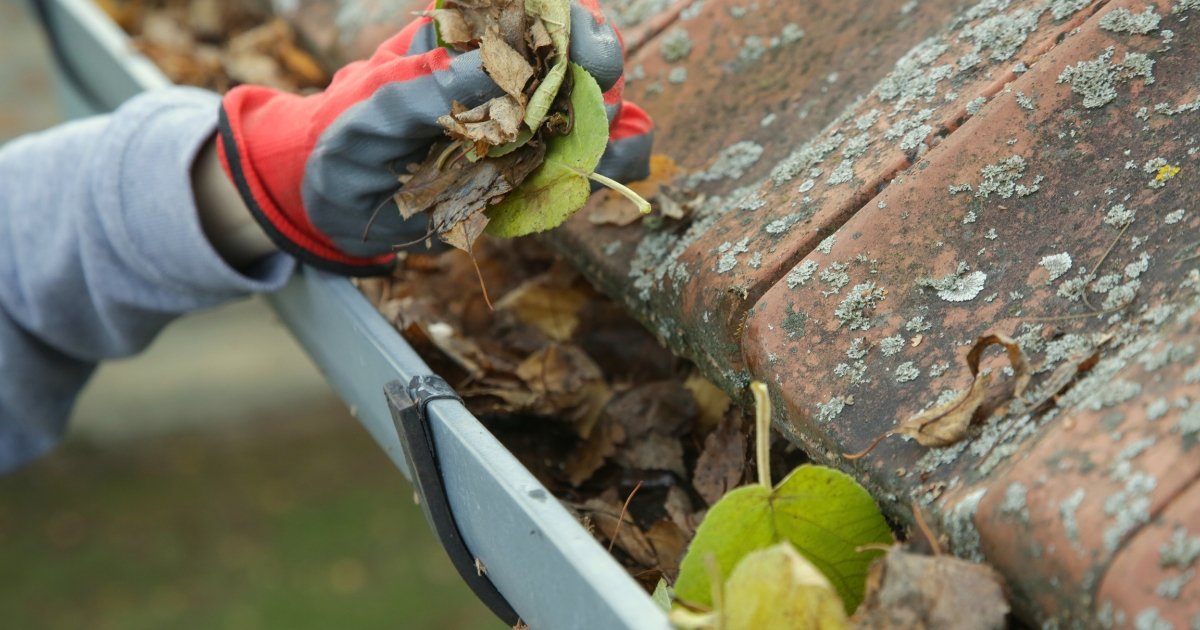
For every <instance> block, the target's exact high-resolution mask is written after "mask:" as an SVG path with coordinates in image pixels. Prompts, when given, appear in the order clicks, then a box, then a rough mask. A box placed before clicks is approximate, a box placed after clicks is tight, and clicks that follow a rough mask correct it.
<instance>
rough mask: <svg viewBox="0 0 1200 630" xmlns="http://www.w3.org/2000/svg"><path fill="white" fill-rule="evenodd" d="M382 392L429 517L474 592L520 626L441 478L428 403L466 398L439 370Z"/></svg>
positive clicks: (391, 384) (508, 621) (396, 383)
mask: <svg viewBox="0 0 1200 630" xmlns="http://www.w3.org/2000/svg"><path fill="white" fill-rule="evenodd" d="M383 391H384V395H385V396H386V397H387V404H388V409H389V410H390V411H391V413H392V420H393V422H395V424H396V432H397V433H398V434H399V436H400V444H401V445H402V446H403V447H404V457H405V459H406V460H408V465H409V469H410V470H411V472H412V483H413V486H414V487H415V489H416V493H417V498H418V500H419V501H420V505H421V511H422V512H424V513H425V519H426V520H427V521H429V526H430V527H431V528H432V529H433V531H434V533H435V534H436V535H437V538H438V540H439V541H441V543H442V548H443V549H445V550H446V554H447V555H449V556H450V561H451V562H452V563H453V564H454V568H455V569H457V570H458V574H459V575H460V576H462V579H463V581H465V582H466V583H467V586H470V587H471V590H472V591H474V593H475V595H476V597H478V598H479V599H480V601H482V602H483V603H484V604H485V605H486V606H487V607H488V608H490V609H491V611H492V612H493V613H495V614H496V616H497V617H499V618H500V619H501V620H502V621H504V623H506V624H508V625H510V626H516V625H517V623H518V622H519V621H520V617H519V615H517V613H516V611H515V610H513V608H512V606H511V605H510V604H509V603H508V600H507V599H505V598H504V595H502V594H501V593H500V591H499V590H497V589H496V586H495V585H494V584H492V581H491V580H490V579H488V577H487V573H486V570H485V569H482V568H481V566H482V565H480V564H478V560H477V558H476V556H475V555H474V554H473V553H471V550H470V549H468V548H467V545H466V542H465V541H463V538H462V535H461V533H460V532H459V529H458V525H457V522H456V521H455V519H454V512H453V511H452V509H451V507H450V501H449V499H448V497H447V495H446V487H445V485H444V484H443V481H442V471H441V466H440V465H439V463H438V456H437V447H436V445H435V444H434V440H433V430H432V427H431V426H430V421H429V413H428V406H429V403H431V402H433V401H435V400H455V401H458V402H459V403H460V404H461V403H462V398H461V397H459V395H458V394H457V393H455V391H454V388H452V387H450V385H449V384H448V383H446V381H445V380H444V379H443V378H442V377H440V376H437V375H436V374H426V375H420V376H414V377H413V378H412V380H411V381H410V382H409V383H408V384H407V385H405V384H404V383H403V382H402V381H400V380H394V381H391V382H389V383H387V384H386V385H384V386H383Z"/></svg>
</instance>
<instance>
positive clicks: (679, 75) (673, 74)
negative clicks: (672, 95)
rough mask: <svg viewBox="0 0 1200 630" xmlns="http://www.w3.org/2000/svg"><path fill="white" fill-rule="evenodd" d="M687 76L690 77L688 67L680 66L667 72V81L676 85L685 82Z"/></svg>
mask: <svg viewBox="0 0 1200 630" xmlns="http://www.w3.org/2000/svg"><path fill="white" fill-rule="evenodd" d="M687 77H688V71H687V68H684V67H682V66H680V67H678V68H671V71H670V72H668V73H667V81H668V82H670V83H672V84H674V85H679V84H681V83H683V82H684V81H687Z"/></svg>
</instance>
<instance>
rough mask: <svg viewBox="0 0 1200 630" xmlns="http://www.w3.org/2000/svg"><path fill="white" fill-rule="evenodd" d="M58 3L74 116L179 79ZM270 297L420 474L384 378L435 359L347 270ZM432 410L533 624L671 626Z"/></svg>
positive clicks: (393, 453)
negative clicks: (420, 352) (426, 356)
mask: <svg viewBox="0 0 1200 630" xmlns="http://www.w3.org/2000/svg"><path fill="white" fill-rule="evenodd" d="M49 8H50V10H49V12H48V13H49V18H50V19H49V20H48V22H49V25H50V28H52V29H53V31H54V33H53V35H54V36H55V37H56V38H57V40H58V42H59V45H60V46H61V52H62V54H63V56H64V57H65V58H66V63H69V64H73V67H74V68H75V69H76V70H75V72H74V74H75V75H77V77H78V80H82V81H87V82H88V83H89V84H88V86H85V87H84V88H82V89H80V88H77V87H73V86H71V85H69V82H67V81H62V82H61V84H62V85H63V90H64V102H65V104H66V106H67V111H68V112H69V113H70V115H72V116H81V115H86V114H90V113H96V108H95V107H91V106H89V104H88V103H87V101H88V100H89V99H85V98H81V96H80V95H81V94H83V93H88V92H91V93H92V94H94V95H95V96H96V97H98V98H99V99H100V100H103V104H104V105H106V106H107V107H108V108H110V109H111V108H114V107H116V106H117V105H119V104H120V103H121V102H123V101H124V100H126V99H128V98H130V97H132V96H134V95H136V94H138V93H140V92H142V91H145V90H151V89H160V88H163V87H167V86H169V85H171V83H170V81H169V80H168V79H167V78H166V77H165V76H164V75H163V74H162V73H161V72H160V71H159V70H158V69H157V67H155V66H154V64H153V63H152V62H151V61H149V60H148V59H146V58H145V57H143V56H141V55H140V54H138V53H137V52H136V51H135V50H134V48H133V46H132V45H131V42H130V41H129V39H128V38H127V37H126V35H125V34H124V33H123V32H122V31H121V30H120V28H119V27H117V25H116V24H114V23H113V22H112V21H111V20H110V19H109V18H108V16H107V15H106V14H105V13H104V12H103V11H101V10H100V9H99V8H98V7H97V6H95V5H94V4H92V3H91V2H90V1H89V0H54V1H53V2H50V3H49ZM91 100H96V99H91ZM267 300H268V302H269V303H270V304H271V306H272V307H273V308H274V309H275V311H276V312H277V313H278V315H279V317H280V319H281V320H282V321H283V322H284V323H285V324H286V325H287V327H288V328H289V329H290V330H291V332H292V334H293V335H294V336H295V337H296V339H297V340H298V341H299V342H300V344H301V345H302V346H303V347H304V348H305V350H306V351H307V352H308V353H309V355H310V356H311V357H312V358H313V360H314V362H315V363H316V364H317V366H318V367H319V368H320V369H321V371H322V372H323V373H324V374H325V376H326V378H328V379H329V382H330V383H331V384H332V385H333V387H334V389H335V390H337V392H338V394H339V395H340V396H341V397H342V399H343V400H344V401H345V402H346V404H347V405H349V407H350V409H351V410H352V412H353V413H354V416H355V417H356V418H357V419H358V421H359V422H360V423H361V424H362V425H363V427H364V428H366V429H367V431H369V432H370V433H371V435H372V437H374V439H375V441H376V442H377V443H378V444H379V446H380V448H382V449H383V450H384V452H385V453H387V455H388V457H390V458H391V460H392V462H393V463H395V465H396V467H397V468H398V469H399V470H400V472H401V473H402V474H404V475H405V476H406V477H410V473H409V469H410V467H409V464H408V462H407V461H406V460H405V456H404V450H403V447H402V445H401V442H400V438H399V435H398V434H397V431H396V426H395V424H394V423H393V419H392V417H391V413H390V411H389V407H388V404H387V401H386V399H385V396H384V386H385V385H386V384H388V383H390V382H392V381H395V380H397V379H399V380H401V381H403V382H408V381H409V380H411V378H412V377H413V376H417V375H427V374H431V371H430V369H429V367H428V366H427V365H426V364H425V362H424V361H422V360H421V358H420V357H419V356H417V354H416V352H414V351H413V349H412V348H411V347H410V346H409V345H408V343H407V342H405V341H404V339H403V338H402V337H401V336H400V335H399V333H397V332H396V331H395V329H393V328H392V326H391V325H390V324H389V323H388V322H387V321H386V320H384V318H383V317H382V316H381V315H380V314H379V313H378V312H377V311H376V310H375V309H374V308H373V307H372V306H371V305H370V304H369V303H368V302H367V300H366V298H364V297H363V296H362V294H361V293H360V292H359V291H358V290H357V289H356V288H355V287H354V286H353V285H352V284H351V283H350V282H349V281H348V280H346V279H345V278H342V277H340V276H335V275H331V274H326V273H323V272H320V271H316V270H312V269H303V270H301V272H300V273H297V274H296V277H295V278H294V279H293V280H292V281H291V282H290V283H289V284H288V285H287V286H286V287H285V288H284V289H282V290H281V291H279V292H277V293H275V294H272V295H269V296H267ZM427 410H428V420H429V424H430V427H431V429H432V434H433V438H434V442H435V444H436V450H437V457H438V459H439V461H440V462H441V473H442V482H443V484H444V487H445V490H446V494H447V496H448V499H449V503H450V506H451V510H452V512H453V514H454V518H455V520H456V522H457V525H458V529H459V532H460V533H461V536H462V539H463V541H464V542H465V543H466V545H467V547H468V548H469V549H470V550H471V552H472V553H473V554H474V555H475V557H476V558H478V559H479V561H480V562H481V563H482V565H483V566H485V567H486V568H487V576H488V577H489V578H490V579H491V581H492V583H493V584H494V585H495V586H496V588H497V589H498V590H499V591H500V593H501V594H503V596H504V597H505V598H506V599H507V600H508V602H509V604H511V606H512V607H513V608H514V609H515V610H516V612H517V613H519V614H520V616H521V618H522V619H523V620H524V621H525V622H526V623H527V624H529V625H530V627H532V628H553V629H556V630H557V629H565V628H605V629H608V628H613V629H619V628H629V629H635V628H636V629H663V630H665V629H666V628H669V624H668V623H667V620H666V615H665V614H664V613H663V611H662V610H661V609H660V608H659V607H658V606H657V605H656V604H655V603H654V602H653V601H652V600H651V599H650V598H649V596H647V595H646V593H645V591H643V590H642V588H641V587H640V586H639V585H638V584H637V583H636V582H634V580H633V579H632V578H631V577H629V575H628V574H627V573H626V572H625V570H624V569H623V568H622V567H621V566H620V565H619V564H618V563H617V562H616V561H615V560H614V559H613V558H612V556H611V555H609V553H608V552H607V551H606V550H605V549H603V548H602V547H601V546H600V545H599V544H598V543H597V542H596V540H595V539H594V538H593V537H592V536H591V535H590V534H589V533H588V532H587V531H586V530H584V529H583V527H582V526H580V524H579V523H578V522H577V521H576V520H575V518H574V517H572V516H571V514H569V513H568V512H567V511H566V510H565V509H564V508H563V507H562V505H561V504H560V503H559V502H558V501H557V500H556V499H555V498H554V497H553V495H551V494H550V492H549V491H548V490H546V488H545V487H544V486H542V485H541V484H540V483H539V482H538V481H537V480H536V479H535V478H534V477H533V475H531V474H530V473H529V471H528V470H526V469H525V468H524V467H523V466H522V465H521V464H520V462H518V461H517V459H516V458H515V457H513V455H512V454H511V453H510V452H509V451H508V450H507V449H505V448H504V446H503V445H502V444H500V443H499V442H498V441H497V440H496V439H495V437H493V436H492V435H491V433H489V432H488V431H487V429H485V428H484V427H483V425H482V424H480V423H479V421H478V419H477V418H475V417H474V416H473V415H471V413H470V412H469V411H468V410H467V409H466V408H465V407H463V405H462V404H461V403H459V402H457V401H452V400H436V401H433V402H431V403H430V404H429V405H428V407H427ZM397 500H401V501H408V500H410V498H409V497H408V496H403V497H397Z"/></svg>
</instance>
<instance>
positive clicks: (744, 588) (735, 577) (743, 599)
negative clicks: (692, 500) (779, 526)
mask: <svg viewBox="0 0 1200 630" xmlns="http://www.w3.org/2000/svg"><path fill="white" fill-rule="evenodd" d="M722 603H723V604H724V607H725V609H724V610H722V611H720V613H721V619H722V621H723V622H724V623H723V626H722V627H723V629H724V630H743V629H744V630H792V629H793V628H808V629H811V630H849V629H850V622H849V621H848V620H847V619H846V611H845V610H844V608H843V606H842V600H841V599H840V598H839V597H838V594H837V593H836V592H835V591H834V590H833V586H832V585H830V583H829V580H827V579H825V576H824V575H822V574H821V572H820V571H818V570H817V568H816V567H814V566H813V565H812V563H811V562H809V561H808V560H807V559H805V558H804V556H802V555H800V554H799V553H797V551H796V548H795V547H793V546H792V545H791V544H789V543H787V542H781V543H779V544H777V545H773V546H771V547H767V548H766V549H759V550H758V551H752V552H750V553H748V554H746V556H745V557H744V558H742V560H741V561H740V562H738V563H737V567H735V568H734V569H733V574H732V575H730V576H729V579H728V580H726V581H725V596H724V597H723V598H722Z"/></svg>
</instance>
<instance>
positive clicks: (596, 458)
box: [566, 424, 625, 487]
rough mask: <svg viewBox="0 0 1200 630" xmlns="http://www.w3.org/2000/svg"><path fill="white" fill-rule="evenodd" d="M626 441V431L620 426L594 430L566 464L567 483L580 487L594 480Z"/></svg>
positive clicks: (610, 425)
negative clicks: (595, 475)
mask: <svg viewBox="0 0 1200 630" xmlns="http://www.w3.org/2000/svg"><path fill="white" fill-rule="evenodd" d="M624 441H625V430H624V429H622V428H621V427H620V425H613V424H600V425H598V426H597V427H596V428H595V429H593V430H592V433H591V435H589V436H588V438H587V440H586V441H584V443H583V444H582V445H581V446H580V447H579V448H577V449H575V451H574V452H573V453H571V457H569V458H568V459H567V462H566V473H567V482H568V483H570V484H571V485H572V486H575V487H579V486H580V485H582V484H583V482H585V481H587V480H588V479H591V478H592V475H594V474H596V471H597V470H600V468H601V467H602V466H604V464H605V462H607V461H608V460H609V458H611V457H612V456H613V455H615V454H616V453H617V450H618V448H617V447H618V446H619V445H620V444H621V443H623V442H624Z"/></svg>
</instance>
